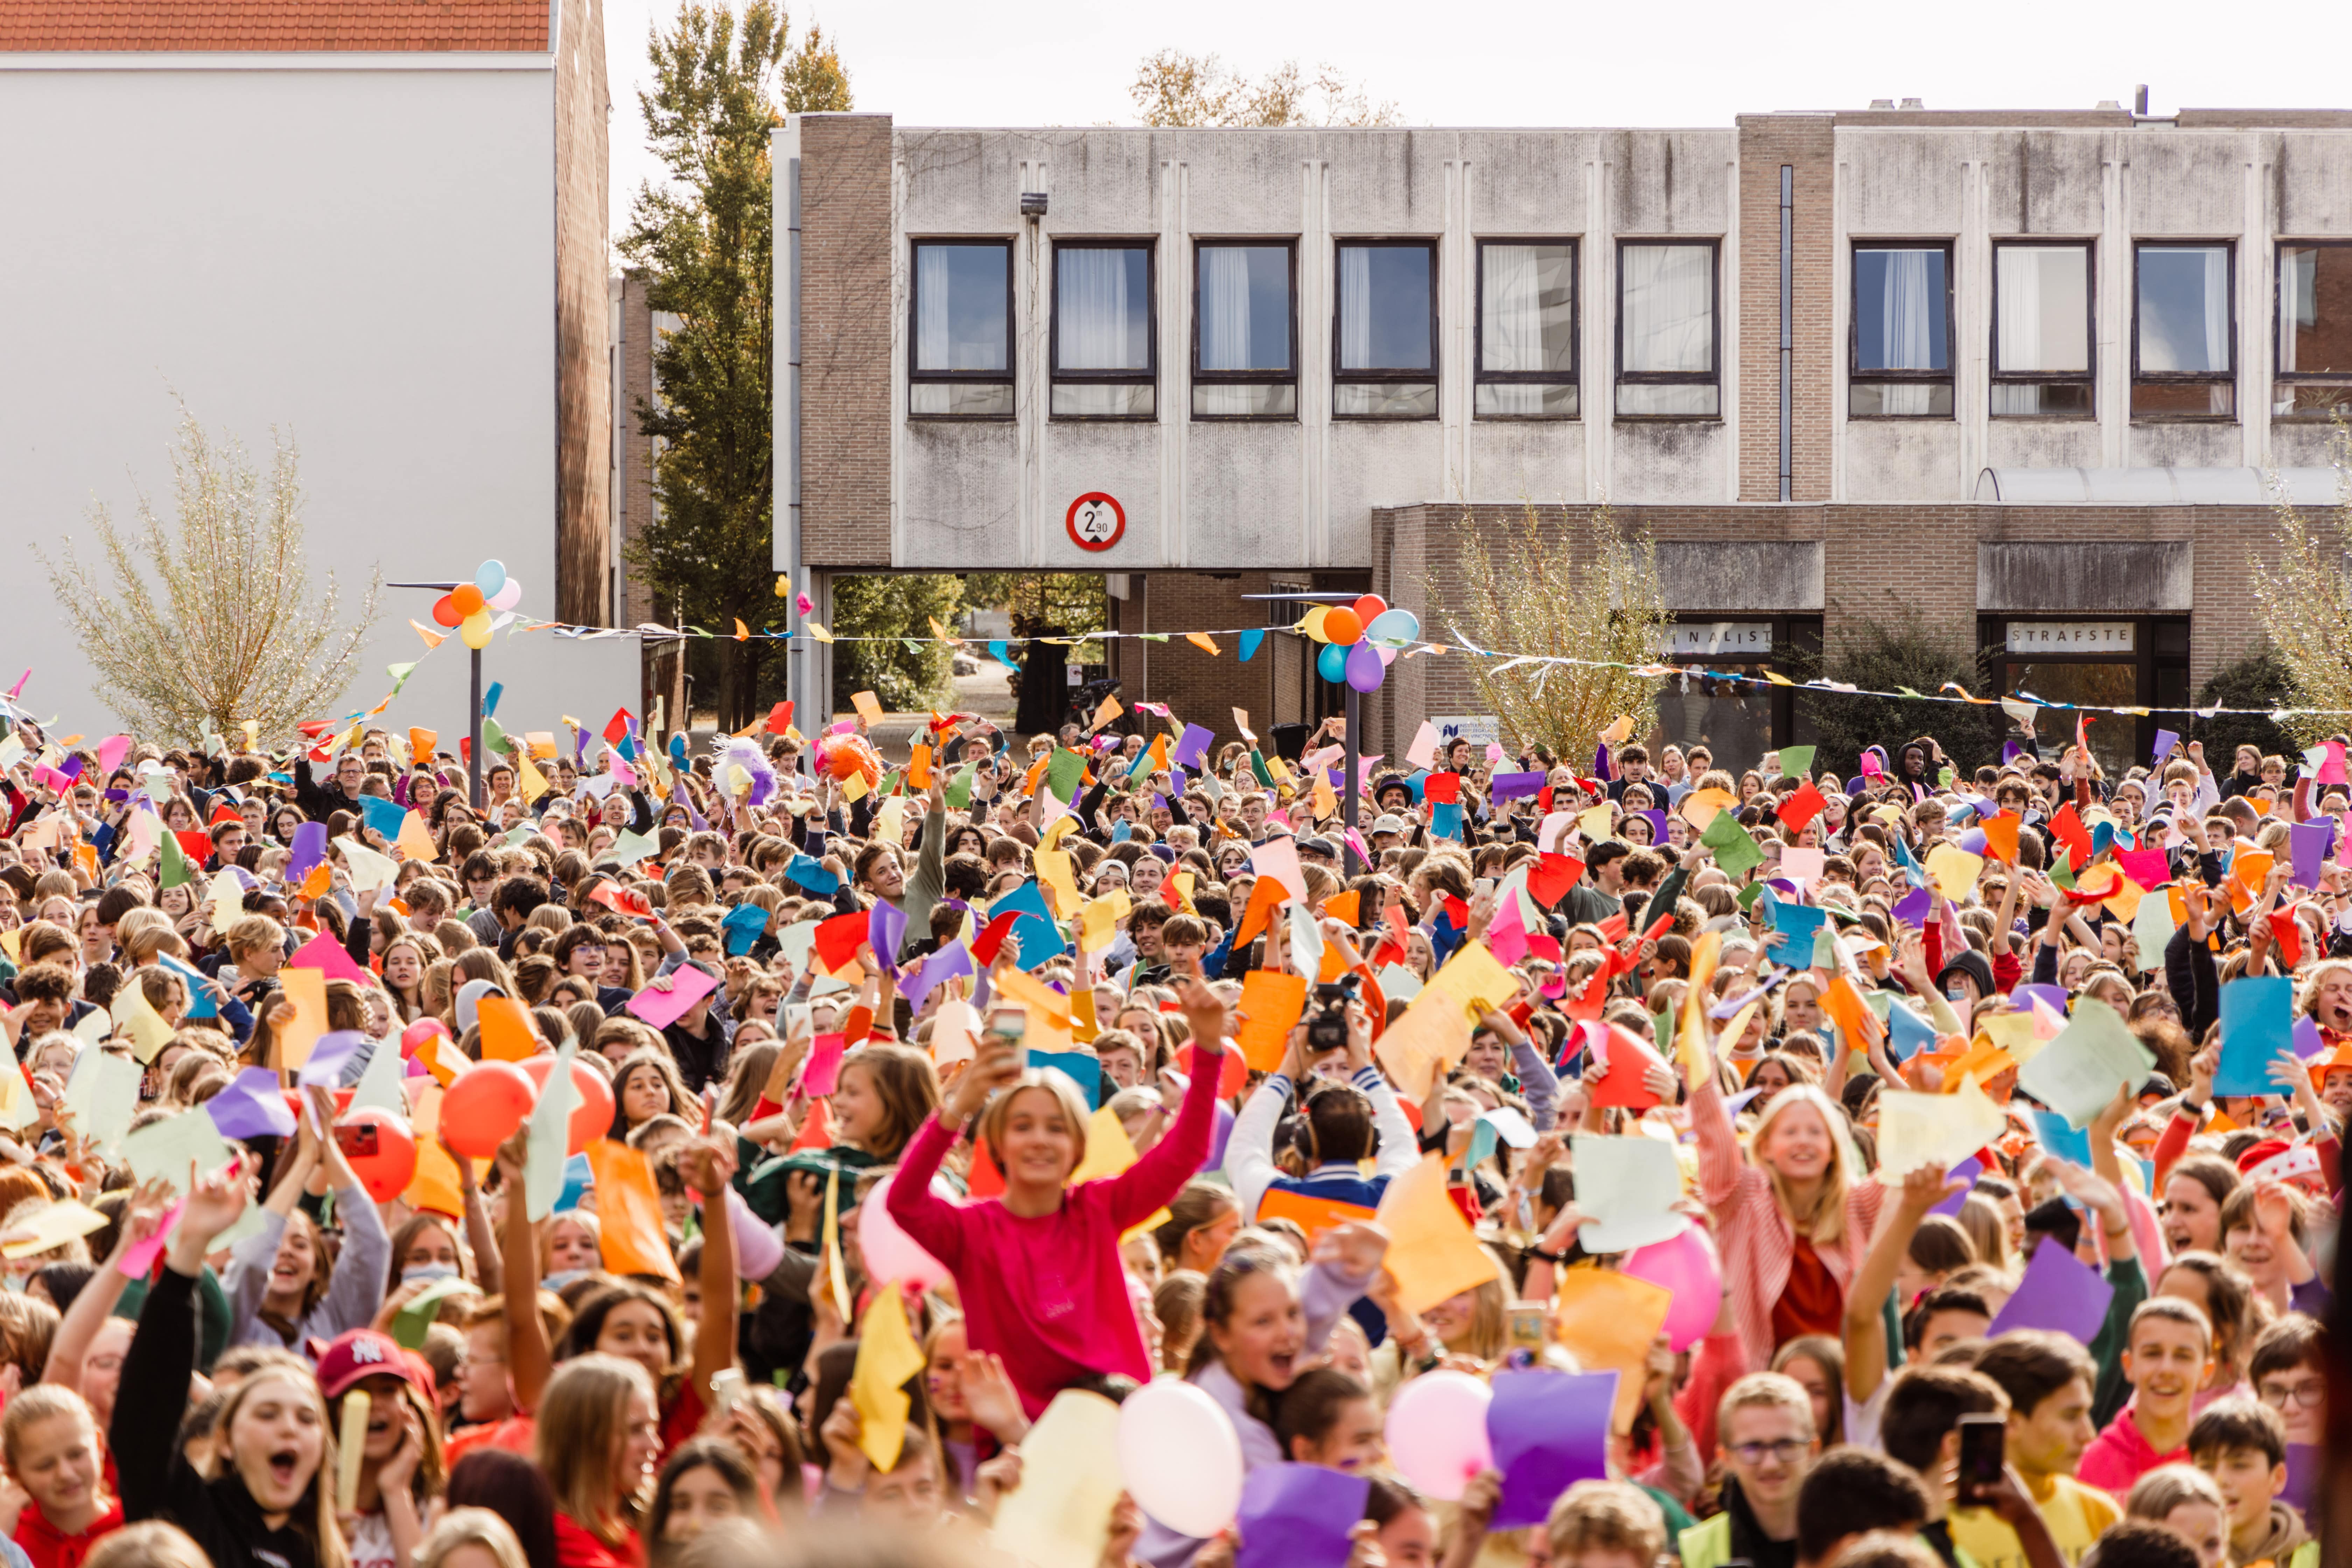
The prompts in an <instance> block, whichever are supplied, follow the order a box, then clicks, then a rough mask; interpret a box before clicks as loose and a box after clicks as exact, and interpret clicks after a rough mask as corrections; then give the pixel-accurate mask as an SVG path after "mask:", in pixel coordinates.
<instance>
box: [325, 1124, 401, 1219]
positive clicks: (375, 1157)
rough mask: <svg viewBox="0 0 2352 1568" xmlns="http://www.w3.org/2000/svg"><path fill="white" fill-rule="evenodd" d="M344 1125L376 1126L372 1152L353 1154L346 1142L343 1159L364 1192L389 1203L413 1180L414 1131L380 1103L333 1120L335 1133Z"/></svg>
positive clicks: (377, 1200) (381, 1201)
mask: <svg viewBox="0 0 2352 1568" xmlns="http://www.w3.org/2000/svg"><path fill="white" fill-rule="evenodd" d="M346 1127H373V1128H374V1129H375V1152H374V1153H373V1154H354V1153H352V1151H351V1149H350V1147H349V1146H348V1145H346V1146H345V1148H344V1150H343V1158H344V1160H345V1161H347V1162H349V1163H350V1165H351V1167H352V1174H353V1175H355V1176H357V1177H359V1179H360V1185H362V1186H363V1187H365V1188H366V1189H367V1195H368V1196H370V1197H372V1198H373V1199H374V1200H375V1201H376V1202H378V1203H380V1204H382V1203H390V1202H391V1201H392V1200H393V1199H394V1198H396V1197H398V1196H399V1195H400V1194H403V1193H404V1192H406V1191H407V1190H408V1184H409V1183H410V1182H413V1181H415V1179H416V1134H415V1133H414V1132H411V1131H409V1130H408V1123H407V1122H406V1121H404V1120H403V1119H401V1118H400V1117H397V1116H394V1114H393V1113H392V1112H391V1111H389V1110H384V1109H383V1107H382V1106H380V1105H366V1106H362V1107H361V1108H360V1109H359V1110H354V1111H352V1113H351V1114H350V1115H349V1116H346V1117H344V1118H342V1119H341V1121H338V1122H336V1124H335V1131H336V1132H337V1134H338V1135H340V1134H341V1132H342V1130H343V1129H344V1128H346Z"/></svg>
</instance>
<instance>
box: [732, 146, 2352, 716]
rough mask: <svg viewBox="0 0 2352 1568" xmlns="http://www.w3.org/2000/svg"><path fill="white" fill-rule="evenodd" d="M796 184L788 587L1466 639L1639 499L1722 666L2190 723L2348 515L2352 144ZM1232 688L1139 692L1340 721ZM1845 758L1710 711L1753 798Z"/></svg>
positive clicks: (1679, 693)
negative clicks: (1518, 548) (1504, 534)
mask: <svg viewBox="0 0 2352 1568" xmlns="http://www.w3.org/2000/svg"><path fill="white" fill-rule="evenodd" d="M775 165H776V179H777V202H778V210H779V213H780V215H787V216H785V217H784V218H783V221H780V225H779V226H780V227H787V228H789V230H790V234H791V244H790V252H789V264H788V265H780V266H779V268H778V276H777V287H778V316H779V320H780V321H781V322H782V323H784V324H785V330H784V331H780V333H779V343H780V345H781V344H784V343H787V342H788V343H789V345H790V347H789V349H787V350H784V351H782V355H783V357H784V358H785V359H786V361H787V363H784V364H782V365H780V366H779V377H778V396H777V400H776V407H777V442H778V458H779V461H778V471H779V473H780V474H781V475H782V476H784V479H783V480H782V482H783V483H785V484H786V485H788V486H789V487H790V494H789V496H788V497H787V498H785V499H786V500H787V502H788V504H787V505H786V506H784V507H780V508H779V512H780V514H788V517H789V521H788V523H787V524H786V525H785V526H782V527H780V529H779V531H778V539H777V546H778V552H777V563H778V569H779V570H780V571H788V572H796V573H799V574H801V578H802V581H803V583H804V584H805V585H806V586H807V588H808V589H809V590H810V591H811V592H812V593H813V594H814V596H815V597H816V598H817V599H818V600H819V601H820V603H822V602H823V601H824V586H825V584H826V582H827V581H828V579H829V577H830V576H831V575H832V574H838V573H845V572H853V571H872V570H898V571H961V570H976V569H993V570H1003V569H1008V568H1024V567H1025V568H1034V569H1039V570H1046V569H1052V570H1100V571H1102V572H1104V573H1105V574H1107V575H1108V579H1109V582H1110V585H1111V590H1112V595H1113V603H1114V606H1115V624H1116V626H1117V628H1118V629H1119V630H1122V631H1148V632H1155V633H1157V632H1173V633H1181V632H1185V631H1190V630H1194V629H1200V628H1213V627H1239V626H1261V625H1268V624H1282V623H1286V622H1287V621H1289V620H1290V619H1292V618H1294V615H1295V611H1296V608H1297V605H1295V604H1294V605H1288V606H1284V605H1269V604H1268V603H1267V602H1266V600H1265V598H1264V597H1262V595H1276V594H1283V593H1299V592H1317V591H1320V592H1333V591H1361V590H1363V589H1365V588H1371V589H1375V590H1377V591H1378V592H1380V593H1381V594H1382V595H1385V596H1386V597H1387V598H1388V599H1389V600H1390V601H1391V603H1393V604H1398V605H1405V606H1408V607H1411V608H1412V609H1414V610H1415V611H1417V612H1418V613H1420V615H1421V616H1422V618H1423V622H1424V624H1425V625H1427V626H1430V627H1431V628H1432V629H1433V630H1435V629H1440V628H1442V627H1443V626H1444V624H1445V619H1446V612H1447V609H1448V607H1449V605H1452V604H1454V603H1455V602H1456V597H1455V596H1456V595H1458V593H1459V571H1458V566H1457V560H1458V557H1457V555H1456V551H1457V549H1458V545H1457V542H1456V539H1455V527H1456V524H1457V522H1458V521H1459V520H1460V519H1461V518H1462V517H1464V516H1465V515H1467V516H1469V517H1470V518H1472V519H1473V520H1475V522H1477V523H1478V524H1482V525H1483V524H1485V523H1487V522H1491V521H1498V520H1500V519H1501V518H1503V517H1505V516H1511V517H1517V516H1518V515H1520V514H1521V513H1522V511H1523V510H1524V509H1525V508H1526V507H1528V506H1529V505H1533V506H1535V507H1536V508H1538V510H1539V511H1540V512H1543V513H1545V514H1547V515H1548V516H1549V517H1551V518H1553V519H1555V520H1557V519H1559V517H1561V516H1563V515H1564V512H1565V510H1566V509H1570V508H1574V509H1583V508H1586V507H1590V506H1591V505H1595V504H1598V503H1600V502H1601V501H1603V500H1606V501H1607V502H1608V503H1609V504H1610V505H1611V506H1612V509H1613V510H1614V513H1615V515H1616V516H1617V517H1618V518H1619V519H1620V520H1622V521H1624V522H1626V523H1628V524H1629V525H1633V526H1636V527H1639V528H1642V529H1643V530H1646V531H1648V532H1649V534H1650V535H1651V536H1652V537H1653V538H1654V540H1655V541H1656V542H1657V544H1658V552H1659V561H1660V566H1661V575H1662V580H1663V584H1664V590H1665V594H1666V598H1667V603H1668V605H1669V607H1670V608H1671V609H1672V610H1673V611H1674V612H1675V616H1676V619H1677V623H1678V625H1677V628H1676V630H1675V632H1674V633H1673V634H1672V636H1671V637H1670V639H1669V647H1668V648H1667V649H1666V650H1664V652H1665V654H1666V655H1667V657H1668V658H1674V659H1681V660H1685V661H1687V662H1692V663H1704V664H1707V665H1710V666H1714V667H1717V668H1721V667H1725V666H1727V665H1732V664H1741V665H1746V666H1749V667H1754V668H1771V667H1773V665H1774V664H1775V662H1776V661H1778V662H1780V663H1781V664H1793V663H1796V662H1799V661H1801V659H1802V658H1804V657H1806V656H1808V655H1811V654H1812V653H1814V652H1817V651H1819V650H1820V649H1822V647H1824V646H1825V641H1826V640H1831V639H1834V638H1835V637H1836V636H1837V634H1838V632H1839V630H1840V627H1841V625H1842V624H1847V625H1851V624H1853V622H1854V621H1855V620H1856V619H1857V618H1860V617H1868V618H1872V619H1876V620H1880V621H1887V622H1895V621H1904V622H1908V621H1915V620H1916V622H1918V623H1920V624H1924V625H1925V626H1928V627H1930V628H1931V629H1935V630H1937V631H1939V632H1941V633H1943V634H1945V635H1946V636H1948V638H1949V639H1950V640H1951V641H1952V643H1953V644H1954V645H1955V646H1958V647H1985V648H1989V649H1994V650H1999V651H1998V656H1997V657H1998V659H1999V662H2000V666H2001V668H2000V671H1999V673H2000V675H2001V676H2002V677H2003V679H2004V681H2005V684H2006V685H2008V686H2009V687H2010V688H2011V689H2016V688H2017V687H2019V686H2021V685H2022V686H2027V687H2029V688H2030V689H2033V690H2035V691H2036V692H2038V693H2039V694H2040V695H2042V696H2043V697H2044V698H2047V699H2050V700H2060V701H2064V700H2084V701H2097V702H2111V703H2126V704H2145V705H2147V706H2150V707H2155V708H2162V707H2166V706H2168V705H2178V704H2181V703H2185V702H2186V701H2187V700H2188V698H2189V693H2190V692H2191V691H2193V690H2194V689H2195V687H2196V685H2197V684H2199V683H2200V682H2202V681H2203V680H2205V679H2208V678H2209V677H2210V675H2211V674H2212V673H2213V672H2214V671H2215V670H2216V669H2218V668H2221V666H2223V665H2224V664H2226V663H2228V662H2229V661H2231V660H2232V659H2234V658H2238V657H2240V656H2241V655H2242V654H2244V653H2246V652H2248V651H2250V650H2251V648H2252V646H2253V645H2254V643H2255V642H2256V640H2257V634H2256V630H2255V626H2254V624H2253V620H2252V603H2251V599H2250V596H2249V593H2248V583H2249V581H2250V574H2251V573H2252V572H2253V571H2256V570H2258V569H2259V557H2260V552H2262V550H2263V548H2264V547H2265V546H2264V540H2265V536H2266V532H2267V524H2268V522H2269V521H2270V512H2269V510H2268V505H2267V502H2268V500H2269V494H2270V491H2269V482H2270V479H2271V477H2272V476H2273V475H2275V476H2276V477H2277V478H2278V479H2280V480H2281V482H2283V483H2284V484H2285V485H2286V486H2287V487H2288V489H2289V490H2290V492H2291V493H2293V494H2294V495H2295V496H2297V497H2298V498H2299V499H2303V500H2312V501H2319V502H2325V501H2327V500H2332V499H2333V496H2334V479H2333V477H2332V475H2330V474H2329V473H2328V472H2327V470H2326V463H2327V460H2328V458H2327V447H2328V441H2329V437H2330V433H2331V427H2332V426H2331V416H2332V415H2333V414H2334V413H2335V412H2336V411H2337V410H2345V409H2352V112H2345V111H2314V112H2261V113H2256V112H2239V111H2229V110H2182V111H2181V112H2180V113H2179V114H2178V115H2177V116H2172V117H2167V118H2162V119H2153V118H2147V117H2143V116H2136V115H2134V114H2132V113H2129V112H2126V111H2125V110H2120V109H2116V108H2115V107H2113V106H2102V107H2100V108H2099V109H2096V110H2085V111H2062V112H2051V113H2032V114H2023V113H1969V112H1928V111H1926V110H1919V109H1916V108H1915V107H1906V108H1904V109H1895V108H1892V107H1887V106H1879V107H1874V108H1873V109H1871V110H1863V111H1859V112H1851V113H1849V112H1838V113H1826V112H1825V113H1782V114H1766V115H1746V116H1740V117H1738V119H1737V121H1736V122H1735V123H1734V125H1733V126H1732V127H1730V128H1728V129H1700V130H1640V131H1629V130H1559V131H1485V130H1447V129H1437V130H1412V131H1408V130H1319V131H1317V130H1307V131H1167V130H1111V129H1073V130H1052V131H1019V130H919V129H912V128H900V127H898V126H896V125H894V124H893V122H892V121H891V120H890V119H889V117H887V116H884V115H841V116H834V115H809V116H801V117H795V118H794V119H793V120H792V121H790V122H788V124H787V125H786V126H785V127H784V128H783V129H782V130H781V131H780V132H778V133H777V137H776V158H775ZM822 613H823V612H822V611H821V612H820V614H822ZM1232 655H1233V650H1232V648H1231V647H1227V648H1226V650H1225V653H1224V657H1223V658H1211V657H1210V656H1209V655H1207V654H1206V653H1204V652H1202V651H1200V650H1198V649H1195V648H1192V647H1189V646H1187V645H1185V644H1184V643H1183V642H1182V641H1181V637H1179V638H1177V639H1176V640H1172V641H1171V642H1167V643H1159V642H1150V641H1141V640H1130V639H1121V640H1120V642H1119V643H1118V654H1117V658H1118V661H1119V662H1118V669H1117V673H1118V674H1119V675H1120V676H1121V677H1122V679H1124V680H1125V682H1126V686H1125V692H1124V695H1126V696H1127V697H1128V698H1129V699H1130V700H1131V699H1135V698H1139V697H1141V698H1148V699H1150V700H1161V701H1167V702H1169V703H1171V705H1173V706H1174V707H1175V708H1176V709H1177V710H1178V711H1179V712H1180V713H1181V714H1182V715H1183V716H1184V717H1186V718H1188V719H1191V720H1192V721H1196V722H1200V723H1203V724H1210V725H1213V726H1214V727H1216V728H1217V729H1218V730H1219V731H1220V733H1221V735H1223V734H1229V733H1230V732H1231V728H1232V721H1231V718H1230V715H1229V714H1228V712H1227V710H1228V709H1229V708H1232V707H1236V706H1238V707H1242V708H1244V709H1246V710H1249V711H1250V713H1251V714H1252V715H1253V719H1254V721H1260V722H1259V723H1258V727H1259V728H1261V729H1263V728H1265V722H1282V721H1307V720H1311V719H1312V718H1313V717H1314V716H1315V715H1316V714H1317V713H1318V711H1321V710H1325V709H1326V708H1328V706H1329V705H1331V704H1333V703H1334V702H1336V700H1337V697H1336V691H1335V689H1333V688H1330V687H1328V686H1325V685H1323V684H1322V683H1320V682H1318V680H1317V679H1315V677H1314V675H1313V671H1312V668H1311V661H1310V660H1308V659H1307V658H1306V657H1305V656H1304V655H1305V650H1304V649H1302V647H1300V645H1299V643H1298V641H1297V639H1295V638H1291V637H1268V638H1267V639H1266V642H1265V647H1264V649H1263V650H1262V651H1261V652H1260V653H1259V654H1258V656H1257V657H1256V658H1255V659H1254V660H1253V661H1252V662H1251V663H1249V664H1247V665H1243V664H1239V663H1237V662H1236V661H1235V660H1234V658H1233V657H1232ZM803 658H804V659H805V661H806V668H805V670H804V671H803V673H802V679H804V680H808V681H811V682H814V681H816V680H819V679H822V677H823V673H824V658H825V655H824V649H823V647H821V646H820V647H815V648H813V649H810V650H809V651H808V652H807V653H806V654H805V655H803ZM814 689H822V687H821V686H816V685H814V684H812V685H810V686H806V687H803V688H801V689H797V690H796V695H801V696H803V700H805V694H806V692H807V691H809V690H814ZM1366 706H1367V717H1368V723H1367V731H1368V733H1367V735H1366V738H1365V747H1366V749H1367V750H1368V751H1385V750H1389V749H1391V748H1392V747H1393V745H1394V744H1395V742H1396V741H1397V740H1398V739H1399V738H1401V737H1402V736H1404V735H1409V734H1410V733H1411V731H1412V727H1413V726H1414V725H1415V724H1417V723H1418V721H1420V719H1422V718H1423V717H1424V716H1432V715H1435V716H1449V717H1454V718H1460V719H1465V720H1475V717H1476V715H1475V699H1474V698H1473V697H1472V695H1471V693H1470V690H1469V686H1468V681H1467V679H1466V669H1465V665H1464V663H1463V662H1462V661H1460V660H1458V659H1434V660H1433V659H1414V660H1411V661H1400V662H1399V663H1398V664H1397V665H1396V666H1394V667H1393V668H1391V672H1390V679H1389V681H1388V683H1387V685H1386V686H1385V687H1384V688H1383V689H1382V691H1381V693H1380V694H1379V696H1378V697H1377V698H1375V699H1373V700H1370V701H1369V702H1368V703H1367V705H1366ZM1801 722H1802V720H1801V715H1800V714H1799V713H1798V712H1796V711H1795V710H1794V709H1793V708H1792V706H1791V705H1790V704H1789V703H1788V702H1786V701H1785V700H1783V701H1780V702H1778V703H1775V702H1774V701H1772V700H1770V699H1769V698H1766V699H1756V698H1747V699H1741V700H1736V701H1727V700H1717V698H1716V697H1714V696H1712V695H1710V694H1707V693H1706V692H1704V691H1703V690H1685V689H1681V683H1678V685H1677V689H1675V690H1674V691H1671V692H1670V693H1669V696H1668V698H1667V700H1666V701H1665V702H1664V704H1662V714H1661V723H1662V728H1663V729H1664V731H1665V732H1666V733H1668V734H1669V735H1672V736H1675V738H1681V739H1691V738H1696V736H1697V735H1700V734H1705V735H1706V736H1708V737H1709V738H1710V739H1712V740H1714V741H1715V742H1717V750H1718V752H1719V753H1727V760H1735V761H1738V760H1751V759H1752V754H1753V753H1754V752H1758V751H1760V750H1761V749H1762V748H1763V747H1764V746H1766V745H1769V744H1772V743H1775V742H1789V741H1792V740H1797V739H1801V735H1800V734H1799V732H1798V729H1799V726H1800V725H1801ZM2158 722H2160V719H2158V718H2151V719H2149V720H2147V721H2143V724H2142V728H2143V729H2146V730H2152V729H2153V728H2154V727H2155V726H2156V725H2157V724H2158ZM2176 727H2177V726H2176ZM2111 728H2112V729H2113V730H2116V731H2120V733H2117V734H2116V735H2114V736H2113V737H2112V741H2111V743H2112V744H2114V745H2115V746H2116V747H2117V748H2119V749H2120V748H2122V747H2125V746H2127V745H2128V744H2129V742H2130V738H2131V737H2130V730H2129V726H2127V725H2117V726H2112V727H2111ZM2146 738H2147V737H2146V736H2142V737H2141V739H2143V740H2145V739H2146ZM1742 753H1746V754H1747V755H1745V756H1743V754H1742Z"/></svg>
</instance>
